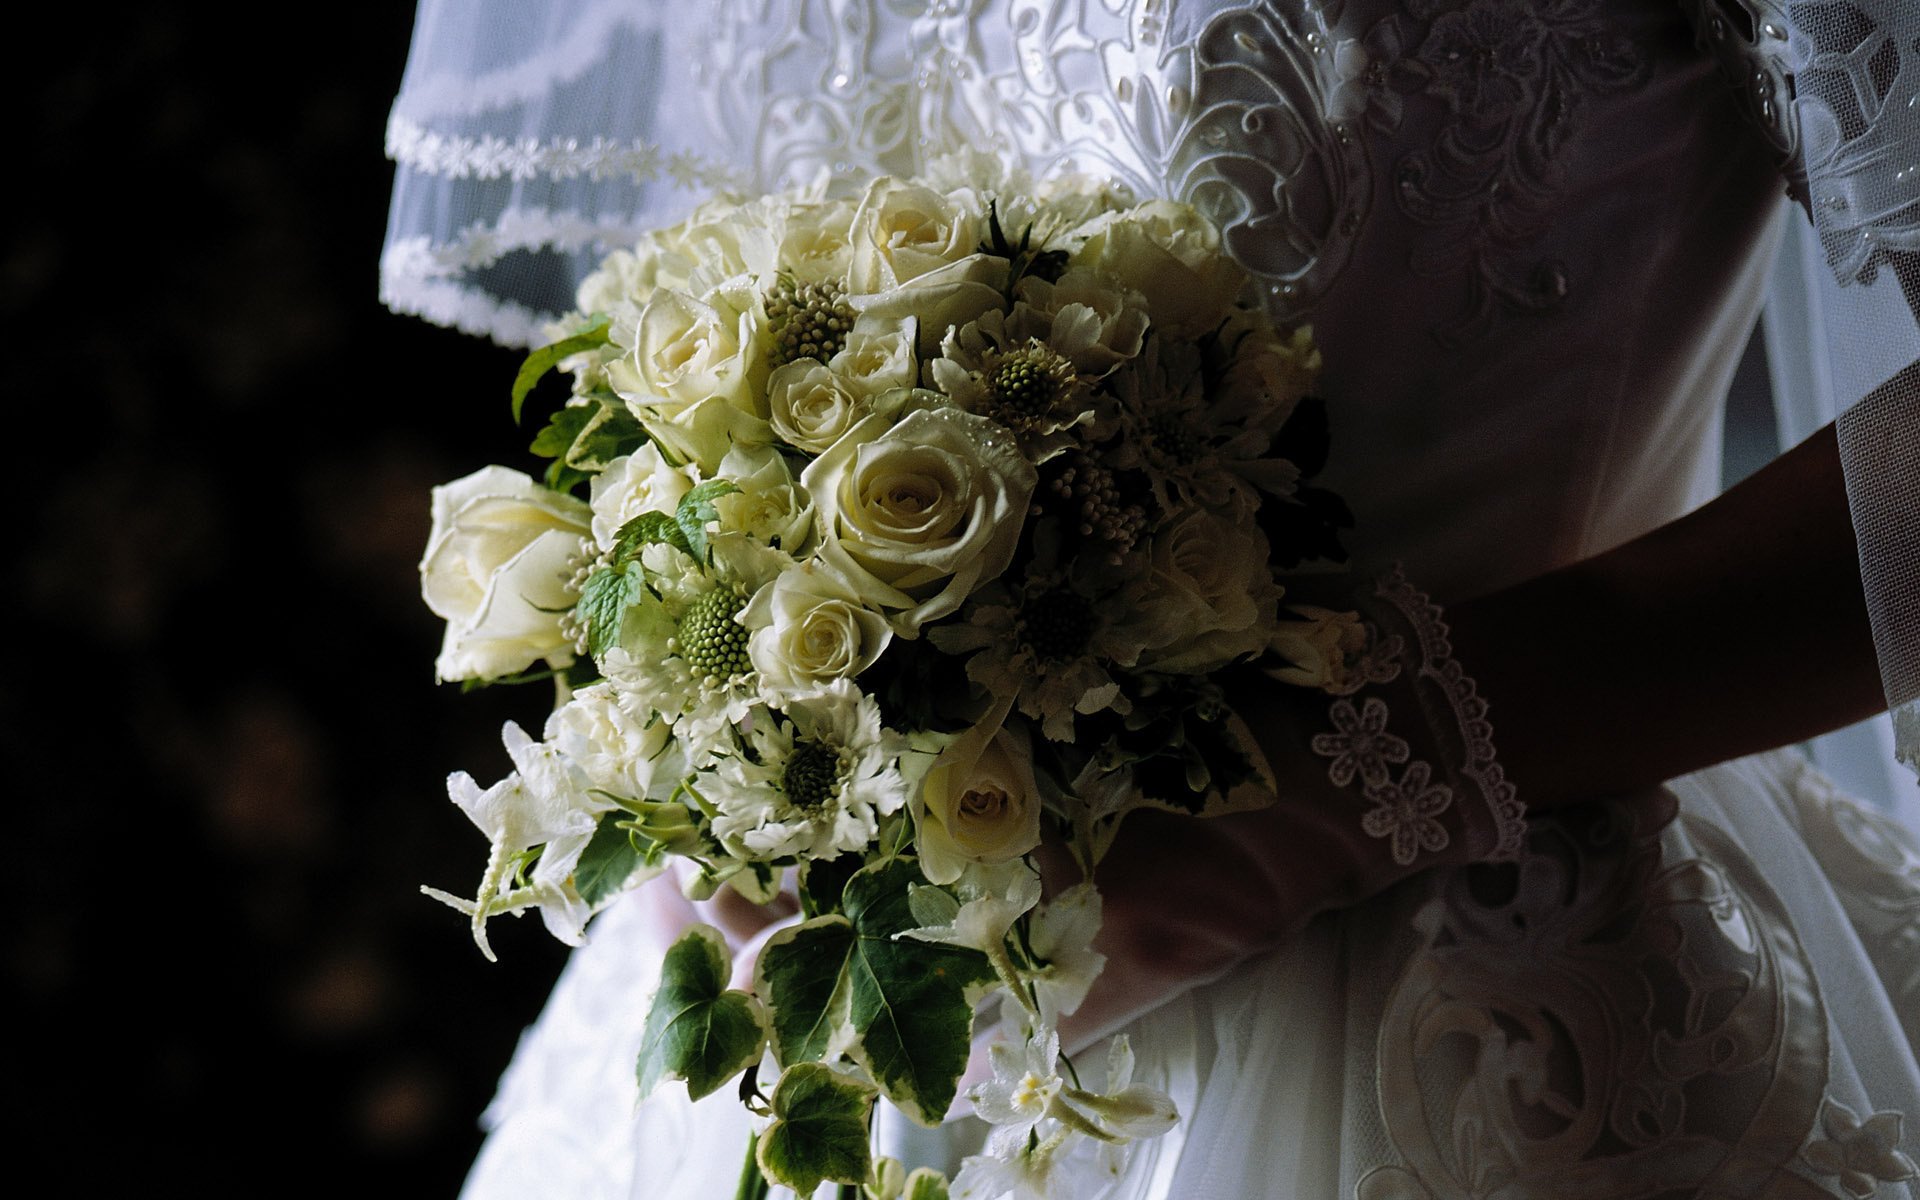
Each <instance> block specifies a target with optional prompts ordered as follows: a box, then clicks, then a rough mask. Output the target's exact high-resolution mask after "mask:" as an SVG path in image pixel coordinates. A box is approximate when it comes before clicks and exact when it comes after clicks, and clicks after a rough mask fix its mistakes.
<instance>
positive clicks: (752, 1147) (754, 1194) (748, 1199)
mask: <svg viewBox="0 0 1920 1200" xmlns="http://www.w3.org/2000/svg"><path fill="white" fill-rule="evenodd" d="M759 1148H760V1135H759V1134H757V1133H754V1134H749V1135H748V1137H747V1161H746V1162H745V1163H743V1164H741V1167H740V1186H739V1187H737V1188H735V1189H734V1191H733V1200H767V1193H768V1192H769V1191H771V1190H772V1189H771V1188H770V1187H769V1186H768V1185H767V1177H766V1176H765V1175H762V1174H761V1173H760V1163H759V1161H758V1160H757V1159H756V1158H754V1151H756V1150H758V1149H759Z"/></svg>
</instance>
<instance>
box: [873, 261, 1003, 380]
mask: <svg viewBox="0 0 1920 1200" xmlns="http://www.w3.org/2000/svg"><path fill="white" fill-rule="evenodd" d="M1007 267H1008V264H1007V260H1006V259H1004V258H1000V257H999V256H997V255H993V254H973V255H969V256H967V257H966V258H963V259H960V260H959V261H958V262H952V263H947V264H946V265H944V266H941V267H939V268H938V269H936V270H932V271H928V272H927V273H926V274H924V275H919V276H916V277H915V278H914V279H913V280H911V281H910V282H908V283H905V284H902V285H901V286H899V287H894V288H890V289H888V290H886V291H883V292H873V293H869V294H861V295H855V296H848V297H847V304H848V305H850V306H851V307H852V308H853V309H854V311H855V312H858V313H860V314H862V316H863V317H872V318H876V319H885V320H895V321H899V320H905V319H907V318H909V317H911V318H913V319H914V320H915V321H917V322H918V325H919V337H918V340H917V342H916V346H915V348H916V349H917V350H918V351H919V353H920V356H921V357H922V358H932V357H933V356H934V355H935V354H937V353H939V349H940V341H941V339H942V338H945V337H946V336H947V332H948V330H951V329H953V328H954V327H955V326H957V325H965V324H967V323H968V322H970V321H977V320H979V319H980V314H982V313H984V312H987V311H988V310H989V309H999V310H1002V311H1004V310H1005V309H1006V307H1007V297H1006V287H1007Z"/></svg>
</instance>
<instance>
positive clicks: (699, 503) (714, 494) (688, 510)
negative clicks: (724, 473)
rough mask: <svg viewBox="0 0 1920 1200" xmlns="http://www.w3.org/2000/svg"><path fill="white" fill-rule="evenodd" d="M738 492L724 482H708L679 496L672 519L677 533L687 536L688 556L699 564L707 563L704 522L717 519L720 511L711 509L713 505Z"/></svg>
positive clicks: (731, 485) (720, 480)
mask: <svg viewBox="0 0 1920 1200" xmlns="http://www.w3.org/2000/svg"><path fill="white" fill-rule="evenodd" d="M739 490H740V489H739V487H738V486H736V485H735V484H732V483H729V482H727V481H726V480H724V479H709V480H708V481H707V482H705V483H702V484H699V485H697V486H695V487H694V488H693V490H691V491H689V492H688V493H687V494H686V495H684V496H682V497H680V503H679V505H678V506H676V507H675V508H674V510H673V519H674V523H675V524H677V525H679V526H680V532H681V533H683V534H684V535H686V539H687V544H686V547H685V549H686V551H687V553H689V554H691V555H693V557H694V558H696V559H698V560H699V561H701V562H706V561H707V522H708V521H717V520H719V519H720V510H719V509H717V508H715V507H714V506H713V502H714V501H715V500H718V499H719V498H720V497H722V496H727V495H731V494H732V493H734V492H737V491H739Z"/></svg>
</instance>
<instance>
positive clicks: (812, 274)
mask: <svg viewBox="0 0 1920 1200" xmlns="http://www.w3.org/2000/svg"><path fill="white" fill-rule="evenodd" d="M853 211H854V202H853V201H852V200H840V199H832V200H819V201H814V202H811V203H808V202H801V203H794V204H790V205H788V206H787V207H786V210H785V212H784V213H783V217H784V221H783V224H782V227H781V230H780V265H781V267H782V268H783V269H784V270H786V271H787V272H789V273H790V274H791V275H792V276H793V277H794V279H795V280H797V281H798V282H800V283H803V284H805V283H819V282H822V281H824V280H832V281H834V282H836V283H837V282H839V281H841V280H843V279H845V278H846V277H847V268H848V266H849V265H850V264H851V262H852V260H853V248H852V246H851V244H850V243H849V242H848V241H847V230H848V228H849V226H851V225H852V224H853Z"/></svg>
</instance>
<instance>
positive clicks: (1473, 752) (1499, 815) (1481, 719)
mask: <svg viewBox="0 0 1920 1200" xmlns="http://www.w3.org/2000/svg"><path fill="white" fill-rule="evenodd" d="M1374 594H1375V595H1377V596H1379V597H1380V598H1381V599H1382V600H1385V601H1386V602H1387V603H1389V604H1391V605H1393V607H1394V608H1396V609H1398V610H1399V611H1400V613H1401V615H1402V616H1404V617H1405V618H1406V619H1407V621H1408V623H1409V624H1411V625H1412V626H1413V632H1414V637H1415V639H1416V640H1417V641H1418V643H1419V646H1420V661H1419V667H1418V673H1419V675H1420V677H1421V678H1423V679H1427V680H1431V681H1432V682H1433V683H1434V684H1436V685H1437V686H1438V687H1439V688H1440V692H1441V694H1442V695H1444V696H1445V697H1446V700H1447V707H1448V709H1449V710H1450V711H1451V713H1452V714H1453V720H1454V725H1455V728H1456V729H1457V730H1458V731H1459V734H1460V738H1461V740H1462V741H1463V742H1464V743H1465V751H1466V760H1465V762H1464V763H1462V765H1461V766H1460V774H1461V775H1464V776H1465V777H1467V778H1468V779H1470V780H1472V781H1473V782H1474V784H1475V785H1476V786H1477V787H1478V788H1479V791H1480V794H1481V796H1482V797H1484V798H1485V800H1486V803H1487V813H1488V815H1489V816H1491V817H1492V818H1493V828H1494V845H1493V850H1492V852H1491V854H1489V855H1488V858H1489V859H1490V860H1491V861H1494V862H1513V861H1516V860H1517V859H1518V858H1519V857H1520V848H1521V843H1522V841H1523V840H1524V839H1525V837H1526V833H1527V822H1526V811H1527V810H1526V806H1525V805H1524V804H1522V803H1521V802H1520V798H1519V794H1518V790H1517V789H1516V788H1515V787H1514V786H1513V784H1512V783H1511V782H1510V781H1509V780H1508V779H1507V773H1506V769H1505V768H1504V767H1502V766H1501V765H1500V763H1499V761H1498V759H1497V757H1496V755H1495V751H1494V746H1493V724H1492V723H1491V722H1490V721H1488V720H1487V702H1486V701H1485V700H1484V699H1482V698H1481V696H1480V689H1479V687H1478V685H1476V684H1475V683H1474V681H1473V678H1472V676H1470V675H1468V674H1467V673H1466V669H1465V668H1463V667H1462V666H1461V665H1460V663H1459V661H1458V660H1456V659H1455V658H1454V657H1453V640H1452V639H1453V631H1452V630H1451V629H1449V628H1448V627H1447V623H1446V620H1445V617H1444V614H1443V613H1442V612H1441V609H1440V606H1439V605H1437V604H1435V603H1434V602H1433V600H1432V598H1431V597H1429V596H1428V595H1427V594H1426V593H1425V592H1422V591H1420V590H1419V589H1418V588H1416V587H1414V586H1413V585H1412V584H1411V583H1409V582H1407V578H1406V576H1405V575H1403V574H1402V573H1401V571H1400V569H1399V568H1398V567H1395V568H1394V569H1393V570H1391V571H1389V572H1388V573H1387V574H1386V575H1385V576H1384V577H1383V578H1382V579H1381V580H1380V581H1379V583H1378V584H1377V585H1376V586H1375V588H1374Z"/></svg>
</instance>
